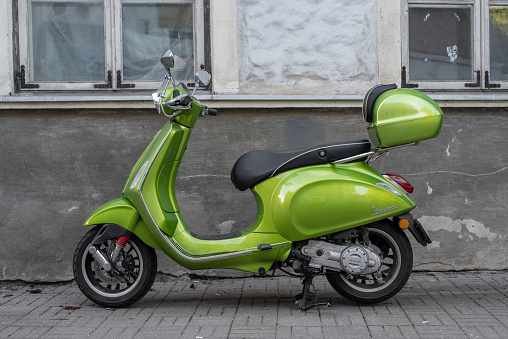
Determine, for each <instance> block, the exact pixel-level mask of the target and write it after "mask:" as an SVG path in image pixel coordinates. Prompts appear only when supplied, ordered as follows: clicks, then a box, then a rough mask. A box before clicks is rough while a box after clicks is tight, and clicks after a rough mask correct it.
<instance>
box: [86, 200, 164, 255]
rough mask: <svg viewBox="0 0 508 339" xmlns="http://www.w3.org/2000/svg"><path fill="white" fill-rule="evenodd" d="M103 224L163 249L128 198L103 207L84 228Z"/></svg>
mask: <svg viewBox="0 0 508 339" xmlns="http://www.w3.org/2000/svg"><path fill="white" fill-rule="evenodd" d="M103 224H115V225H119V226H122V227H123V228H125V229H127V230H129V231H131V232H132V233H134V234H135V235H136V236H137V237H138V238H140V239H141V240H142V241H143V242H144V243H145V244H147V245H148V246H150V247H153V248H155V249H161V248H160V246H159V245H158V243H157V241H156V240H155V239H154V238H153V237H152V235H151V233H150V232H149V230H148V228H147V226H146V224H145V222H144V221H143V220H142V219H141V218H140V216H139V213H138V211H137V210H136V208H135V207H134V206H133V205H132V204H131V203H130V201H129V200H128V199H126V198H120V199H115V200H112V201H110V202H108V203H106V204H104V205H102V206H101V207H99V208H98V209H96V210H95V211H94V212H93V213H92V214H91V215H90V216H89V217H88V219H86V221H85V222H84V224H83V226H93V225H103Z"/></svg>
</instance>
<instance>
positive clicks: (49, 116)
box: [0, 110, 508, 281]
mask: <svg viewBox="0 0 508 339" xmlns="http://www.w3.org/2000/svg"><path fill="white" fill-rule="evenodd" d="M164 122H165V118H163V117H161V116H158V115H156V114H154V112H153V110H149V111H138V112H119V111H108V112H93V111H88V112H77V111H40V112H37V111H16V112H6V111H3V112H1V114H0V143H1V145H2V147H1V148H0V216H1V218H0V280H11V279H12V280H13V279H23V280H28V281H34V280H40V281H55V280H56V281H58V280H67V279H71V278H72V256H73V252H74V248H75V246H76V244H77V243H78V241H79V239H80V238H81V236H82V235H83V234H84V233H85V232H86V229H85V228H83V227H81V226H80V225H81V223H82V222H83V220H84V219H85V218H86V217H87V216H88V215H89V214H90V213H91V212H92V211H93V210H94V209H95V208H97V207H98V206H100V205H101V204H103V203H105V202H107V201H108V200H111V199H114V198H117V197H119V196H120V192H121V190H122V188H123V185H124V181H125V180H126V178H127V176H128V174H129V172H130V169H131V166H133V164H134V163H135V161H136V160H137V157H138V156H139V155H140V154H141V152H142V151H143V149H144V147H145V146H146V145H147V144H148V142H149V141H150V140H151V138H152V136H153V135H154V134H155V133H156V132H157V131H158V130H159V129H160V127H161V126H162V125H163V124H164ZM507 125H508V112H507V111H506V110H505V111H496V112H492V111H469V112H462V111H456V110H445V123H444V126H443V130H442V133H441V136H440V137H439V138H437V139H434V140H429V141H425V142H422V145H421V146H420V147H410V148H405V149H401V150H397V151H393V152H392V153H390V154H389V155H387V156H385V157H383V158H381V159H379V160H377V161H376V162H374V164H373V165H374V167H376V168H377V169H379V170H381V171H392V172H397V173H400V174H403V175H404V176H405V177H406V178H407V179H408V180H409V181H410V182H411V183H412V184H413V185H414V186H415V187H416V192H415V193H414V194H413V198H414V199H415V201H416V202H417V204H418V208H417V209H416V210H415V211H414V214H415V216H417V217H420V218H421V221H422V223H423V224H424V226H425V227H426V228H427V230H428V231H429V234H430V236H431V237H432V239H433V240H434V242H433V243H432V244H431V245H430V246H428V247H426V248H423V247H421V246H420V245H418V244H417V243H415V242H414V241H413V240H412V243H413V245H414V249H415V268H417V269H437V270H463V269H506V268H508V247H507V246H506V245H505V241H506V239H507V236H508V229H507V228H506V222H505V216H506V215H507V212H508V204H507V203H506V197H507V196H508V161H507V153H506V149H508V139H507V138H506V131H505V127H504V126H507ZM366 136H367V134H366V131H365V124H364V123H363V121H362V119H361V114H360V111H359V110H353V111H352V112H344V111H307V112H304V113H302V112H299V111H297V110H284V111H259V110H258V111H237V110H231V111H227V110H224V111H221V112H220V114H219V116H217V117H215V118H214V117H207V118H202V119H200V120H199V122H198V124H197V126H196V128H195V130H194V132H193V135H192V138H191V143H190V144H189V147H188V150H187V153H186V156H185V158H184V160H183V162H182V166H181V170H180V175H179V178H178V179H177V192H178V200H179V203H180V207H181V210H182V214H183V216H184V219H185V220H186V221H187V223H188V225H189V227H190V228H191V229H192V230H193V231H195V232H196V233H202V234H210V233H228V232H229V231H231V230H237V229H241V228H244V227H246V226H247V225H248V224H249V223H250V222H251V221H253V220H254V217H255V202H254V199H253V198H252V196H251V195H250V192H239V191H237V190H236V189H235V188H234V186H233V184H232V183H231V182H230V179H229V173H230V170H231V168H232V166H233V164H234V162H235V161H236V159H237V158H238V157H239V156H240V155H241V154H243V153H244V152H246V151H249V150H252V149H284V148H289V147H298V146H302V145H306V144H310V143H314V142H321V141H332V140H340V139H351V138H364V137H366ZM160 254H161V255H159V263H160V266H159V267H160V270H162V271H164V272H168V273H173V274H182V273H184V272H185V270H184V269H182V268H181V267H179V266H177V265H176V264H173V263H171V262H170V261H169V259H167V258H166V257H165V255H163V254H162V253H160ZM199 273H200V274H218V273H219V274H236V273H235V272H233V271H220V272H218V273H217V272H215V271H208V272H199Z"/></svg>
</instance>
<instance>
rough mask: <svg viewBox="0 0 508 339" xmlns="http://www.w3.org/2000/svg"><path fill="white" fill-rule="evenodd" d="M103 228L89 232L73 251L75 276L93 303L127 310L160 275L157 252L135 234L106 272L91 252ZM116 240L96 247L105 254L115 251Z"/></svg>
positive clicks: (79, 285)
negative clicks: (98, 233)
mask: <svg viewBox="0 0 508 339" xmlns="http://www.w3.org/2000/svg"><path fill="white" fill-rule="evenodd" d="M99 230H100V227H99V226H97V227H95V228H93V229H91V230H90V231H88V232H87V233H86V234H85V235H84V236H83V238H82V239H81V241H80V242H79V244H78V246H77V248H76V251H75V252H74V260H73V269H74V277H75V279H76V283H77V285H78V287H79V289H80V290H81V291H82V292H83V294H85V295H86V296H87V297H88V299H90V300H91V301H93V302H95V303H97V304H99V305H102V306H104V307H115V308H120V307H127V306H129V305H132V304H133V303H135V302H136V301H138V300H139V299H141V298H142V297H143V296H145V294H146V293H147V292H148V291H149V290H150V288H151V287H152V284H153V282H154V280H155V275H156V273H157V255H156V254H155V250H154V249H153V248H151V247H149V246H147V245H146V244H145V243H143V242H142V241H141V240H140V239H139V238H138V237H136V236H135V235H134V234H132V235H131V237H130V239H129V241H128V242H127V244H126V245H125V247H124V248H123V250H122V251H121V252H120V254H119V257H118V260H117V261H116V262H115V263H113V266H114V267H113V268H112V269H110V270H109V271H106V270H105V269H104V268H103V265H101V263H100V262H99V261H98V260H96V259H95V258H94V257H93V256H92V254H90V253H89V251H88V249H89V248H90V246H91V244H92V241H93V239H94V238H95V236H96V234H97V232H99ZM115 241H116V238H111V239H108V240H107V241H105V242H104V243H102V244H100V245H96V246H95V247H96V248H97V250H98V251H100V252H101V253H102V254H103V255H108V253H111V252H112V249H113V248H114V246H115Z"/></svg>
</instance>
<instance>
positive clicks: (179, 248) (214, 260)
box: [165, 213, 292, 273]
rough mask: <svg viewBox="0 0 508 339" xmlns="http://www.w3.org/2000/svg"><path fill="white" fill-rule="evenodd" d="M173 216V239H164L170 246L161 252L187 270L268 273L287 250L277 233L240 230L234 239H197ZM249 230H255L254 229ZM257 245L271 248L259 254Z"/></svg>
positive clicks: (285, 254) (179, 218) (284, 239)
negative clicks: (175, 221) (239, 234)
mask: <svg viewBox="0 0 508 339" xmlns="http://www.w3.org/2000/svg"><path fill="white" fill-rule="evenodd" d="M175 215H176V216H177V218H178V220H179V222H178V226H177V230H176V231H175V232H174V236H173V237H168V236H165V238H166V241H168V242H169V243H170V244H172V246H168V247H167V248H166V250H165V252H166V253H167V254H168V255H169V256H170V257H171V258H172V259H173V260H175V261H176V262H177V263H179V264H180V265H182V266H184V267H186V268H189V269H193V270H198V269H209V268H231V269H237V270H242V271H247V272H253V273H257V272H258V270H259V268H261V267H263V268H264V269H265V270H266V271H268V270H269V269H270V267H271V265H272V264H273V263H274V262H275V261H284V260H285V259H286V258H287V256H288V255H289V252H290V250H291V244H292V243H291V242H290V241H288V240H287V239H286V238H284V237H282V236H281V235H279V234H277V233H258V232H250V231H247V230H244V231H242V234H241V236H238V237H236V238H229V239H221V240H203V239H198V238H196V237H194V236H192V235H191V234H190V232H189V230H188V228H187V226H186V225H185V223H184V221H183V219H182V218H181V216H180V214H179V213H175ZM256 226H260V225H259V224H256ZM252 229H254V230H256V227H255V226H254V227H252ZM260 244H270V245H272V246H273V248H272V249H271V250H267V251H260V250H259V249H258V245H260ZM225 256H226V257H225Z"/></svg>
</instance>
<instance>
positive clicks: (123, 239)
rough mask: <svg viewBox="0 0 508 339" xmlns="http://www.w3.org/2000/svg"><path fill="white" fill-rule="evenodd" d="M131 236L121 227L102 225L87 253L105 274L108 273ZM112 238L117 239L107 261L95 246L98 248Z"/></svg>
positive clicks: (106, 257) (105, 256)
mask: <svg viewBox="0 0 508 339" xmlns="http://www.w3.org/2000/svg"><path fill="white" fill-rule="evenodd" d="M131 235H132V232H130V231H128V230H126V229H125V228H123V227H121V226H118V225H104V226H102V228H101V229H100V230H99V232H98V233H97V235H96V236H95V238H94V239H93V241H92V243H91V245H90V247H89V248H88V253H90V254H91V255H92V257H93V258H94V259H95V260H96V261H97V262H98V263H99V264H100V265H101V267H102V268H103V269H104V270H105V271H106V272H110V271H111V270H112V269H113V266H112V265H114V264H115V263H116V261H117V260H118V257H119V256H120V253H121V252H122V250H123V249H124V248H125V245H127V242H128V241H129V239H130V237H131ZM112 238H118V239H117V240H116V242H115V248H114V250H113V253H112V254H111V258H109V259H108V256H107V255H104V254H103V253H102V252H101V250H100V249H99V248H98V247H97V246H100V245H101V244H103V243H105V242H106V241H108V240H109V239H112Z"/></svg>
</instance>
